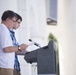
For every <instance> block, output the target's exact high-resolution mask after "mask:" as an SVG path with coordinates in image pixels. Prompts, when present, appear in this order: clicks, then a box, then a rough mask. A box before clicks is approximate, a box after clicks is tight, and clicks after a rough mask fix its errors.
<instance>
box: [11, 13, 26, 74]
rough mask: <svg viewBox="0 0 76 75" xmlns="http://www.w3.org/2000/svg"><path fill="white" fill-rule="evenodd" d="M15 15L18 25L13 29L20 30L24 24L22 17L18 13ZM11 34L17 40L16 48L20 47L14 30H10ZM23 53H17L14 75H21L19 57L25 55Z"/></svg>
mask: <svg viewBox="0 0 76 75" xmlns="http://www.w3.org/2000/svg"><path fill="white" fill-rule="evenodd" d="M15 14H16V15H17V20H16V24H15V25H14V27H13V29H15V30H16V29H17V28H19V26H20V24H21V22H22V17H21V16H20V15H19V14H17V13H15ZM10 33H11V38H13V39H14V40H15V42H14V46H18V45H19V43H18V42H17V41H16V38H15V32H14V30H10ZM23 53H25V52H21V51H17V52H15V64H14V75H21V73H20V64H19V61H18V57H17V55H23Z"/></svg>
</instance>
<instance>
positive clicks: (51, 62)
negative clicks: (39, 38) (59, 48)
mask: <svg viewBox="0 0 76 75" xmlns="http://www.w3.org/2000/svg"><path fill="white" fill-rule="evenodd" d="M24 59H25V60H26V61H27V62H28V63H30V64H32V63H34V62H37V72H38V75H56V45H55V43H54V41H53V40H51V41H50V42H49V43H48V45H47V46H44V47H42V48H39V49H37V50H34V51H31V52H27V53H26V54H25V56H24Z"/></svg>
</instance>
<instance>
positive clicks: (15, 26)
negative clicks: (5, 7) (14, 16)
mask: <svg viewBox="0 0 76 75" xmlns="http://www.w3.org/2000/svg"><path fill="white" fill-rule="evenodd" d="M20 24H21V20H20V19H18V20H17V21H16V23H15V24H14V27H13V29H15V30H16V29H18V28H19V27H20Z"/></svg>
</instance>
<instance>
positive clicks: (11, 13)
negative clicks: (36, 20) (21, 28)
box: [1, 10, 17, 21]
mask: <svg viewBox="0 0 76 75" xmlns="http://www.w3.org/2000/svg"><path fill="white" fill-rule="evenodd" d="M13 17H16V18H17V15H16V14H15V13H14V11H11V10H6V11H4V13H3V14H2V17H1V20H2V21H5V20H6V19H7V18H10V19H12V18H13Z"/></svg>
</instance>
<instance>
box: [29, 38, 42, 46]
mask: <svg viewBox="0 0 76 75" xmlns="http://www.w3.org/2000/svg"><path fill="white" fill-rule="evenodd" d="M29 41H30V42H33V44H34V45H36V46H38V47H41V46H40V44H38V43H36V42H34V41H32V40H31V39H29Z"/></svg>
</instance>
